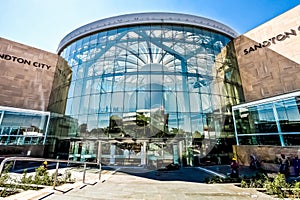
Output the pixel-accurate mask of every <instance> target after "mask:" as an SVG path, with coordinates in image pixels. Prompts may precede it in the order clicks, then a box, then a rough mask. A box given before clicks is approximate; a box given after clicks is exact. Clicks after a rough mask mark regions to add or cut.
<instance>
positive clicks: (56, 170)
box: [53, 162, 59, 190]
mask: <svg viewBox="0 0 300 200" xmlns="http://www.w3.org/2000/svg"><path fill="white" fill-rule="evenodd" d="M58 166H59V162H57V163H56V169H55V174H54V182H53V190H55V185H56V179H57V174H58Z"/></svg>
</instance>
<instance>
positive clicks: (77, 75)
mask: <svg viewBox="0 0 300 200" xmlns="http://www.w3.org/2000/svg"><path fill="white" fill-rule="evenodd" d="M230 41H231V38H230V37H228V36H226V35H225V34H221V33H217V32H215V31H212V30H208V29H204V28H201V27H191V26H184V25H165V24H163V25H158V24H157V25H153V24H152V25H147V24H145V25H136V26H129V27H121V28H114V29H110V30H103V31H99V32H97V33H93V34H90V35H87V36H84V37H82V38H80V39H77V40H76V41H73V42H71V43H69V44H68V45H67V46H65V48H63V49H61V51H60V55H61V56H62V57H63V58H65V59H66V60H67V61H68V63H69V65H70V66H71V68H72V79H71V81H70V85H69V92H68V97H67V103H66V109H65V115H66V116H68V117H69V119H72V120H70V121H72V123H70V124H72V126H69V128H67V129H66V130H64V131H63V130H62V129H56V130H55V135H56V137H58V138H60V137H61V138H68V139H70V141H71V142H70V147H69V149H70V152H69V158H70V159H74V160H76V159H77V160H79V159H80V160H86V159H87V158H91V159H93V158H96V159H101V162H104V163H107V164H120V163H121V164H124V165H126V164H128V163H129V164H134V163H136V164H139V165H148V166H150V165H154V166H155V167H158V165H159V164H158V163H159V162H158V160H162V162H163V163H170V162H174V163H179V162H180V163H186V164H188V165H197V164H199V163H200V162H202V160H201V159H202V158H204V157H205V156H206V155H207V154H208V153H209V152H213V151H218V150H219V152H220V151H222V152H223V153H224V152H225V153H226V151H227V152H228V151H231V146H230V144H229V143H230V142H233V141H234V128H233V121H232V114H231V106H232V105H235V104H238V103H240V102H241V101H242V99H243V94H242V89H241V82H240V78H239V72H238V69H237V66H236V60H235V55H234V49H233V47H232V46H231V44H230V43H229V42H230ZM63 87H65V85H62V86H60V87H58V88H57V89H56V90H60V89H62V88H63ZM58 103H59V100H58V99H57V100H56V101H54V102H52V104H51V105H50V108H51V106H52V107H55V104H58ZM50 134H51V133H50ZM52 134H54V133H52ZM226 139H227V140H228V141H229V143H227V145H228V146H226V144H224V140H226ZM225 143H226V142H225ZM218 148H219V149H218ZM220 148H221V149H220ZM99 154H101V155H99ZM128 155H129V157H130V158H131V159H129V160H128V162H124V158H128ZM99 157H101V158H99ZM153 163H154V164H153Z"/></svg>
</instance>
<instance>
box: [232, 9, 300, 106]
mask: <svg viewBox="0 0 300 200" xmlns="http://www.w3.org/2000/svg"><path fill="white" fill-rule="evenodd" d="M234 44H235V49H236V54H237V60H238V65H239V69H240V75H241V79H242V84H243V90H244V94H245V100H246V101H247V102H249V101H254V100H258V99H262V98H266V97H271V96H275V95H279V94H283V93H289V92H293V91H297V90H300V6H297V7H295V8H293V9H291V10H290V11H288V12H286V13H283V14H282V15H279V16H278V17H276V18H274V19H272V20H270V21H268V22H266V23H264V24H262V25H260V26H258V27H257V28H255V29H253V30H251V31H249V32H247V33H245V34H243V35H241V36H239V37H237V38H236V39H235V40H234Z"/></svg>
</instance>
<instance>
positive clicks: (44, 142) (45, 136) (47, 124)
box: [43, 113, 50, 145]
mask: <svg viewBox="0 0 300 200" xmlns="http://www.w3.org/2000/svg"><path fill="white" fill-rule="evenodd" d="M46 116H48V119H47V123H46V128H45V133H44V140H43V145H45V144H46V138H47V134H48V126H49V123H50V113H49V114H48V115H46ZM44 117H45V116H44Z"/></svg>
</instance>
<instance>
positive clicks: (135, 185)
mask: <svg viewBox="0 0 300 200" xmlns="http://www.w3.org/2000/svg"><path fill="white" fill-rule="evenodd" d="M218 167H219V168H218V169H222V170H219V171H217V168H214V167H210V169H208V168H209V167H207V168H205V169H203V168H180V169H179V170H174V171H164V170H160V171H152V170H147V169H144V168H139V167H137V168H118V167H115V168H114V169H108V168H107V169H105V170H103V171H102V176H101V180H100V181H99V180H98V173H97V170H94V171H88V173H87V174H86V182H85V184H83V183H82V172H81V171H80V169H78V170H76V169H75V170H74V171H72V174H73V176H75V178H76V184H69V185H68V184H67V185H64V186H60V187H56V189H55V190H53V188H52V187H46V188H44V189H42V190H39V191H31V193H30V191H28V192H26V195H27V196H26V195H25V193H23V195H22V194H19V196H14V197H11V198H9V199H45V200H61V199H64V200H81V199H91V200H96V199H97V200H98V199H105V200H116V199H132V200H140V199H145V200H148V199H149V200H150V199H151V200H156V199H159V200H160V199H162V200H168V199H172V200H174V199H178V200H179V199H180V200H182V199H187V200H189V199H201V200H202V199H204V200H210V199H214V200H215V199H216V200H235V199H239V200H241V199H264V200H265V199H266V200H268V199H274V198H272V197H270V196H268V195H266V194H263V193H261V192H258V191H257V190H255V189H245V188H240V187H238V186H235V185H234V184H206V183H204V181H205V178H206V177H207V178H211V177H213V176H215V175H216V174H215V173H218V174H219V175H224V172H226V170H227V169H226V168H227V166H218ZM5 199H7V198H5Z"/></svg>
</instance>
